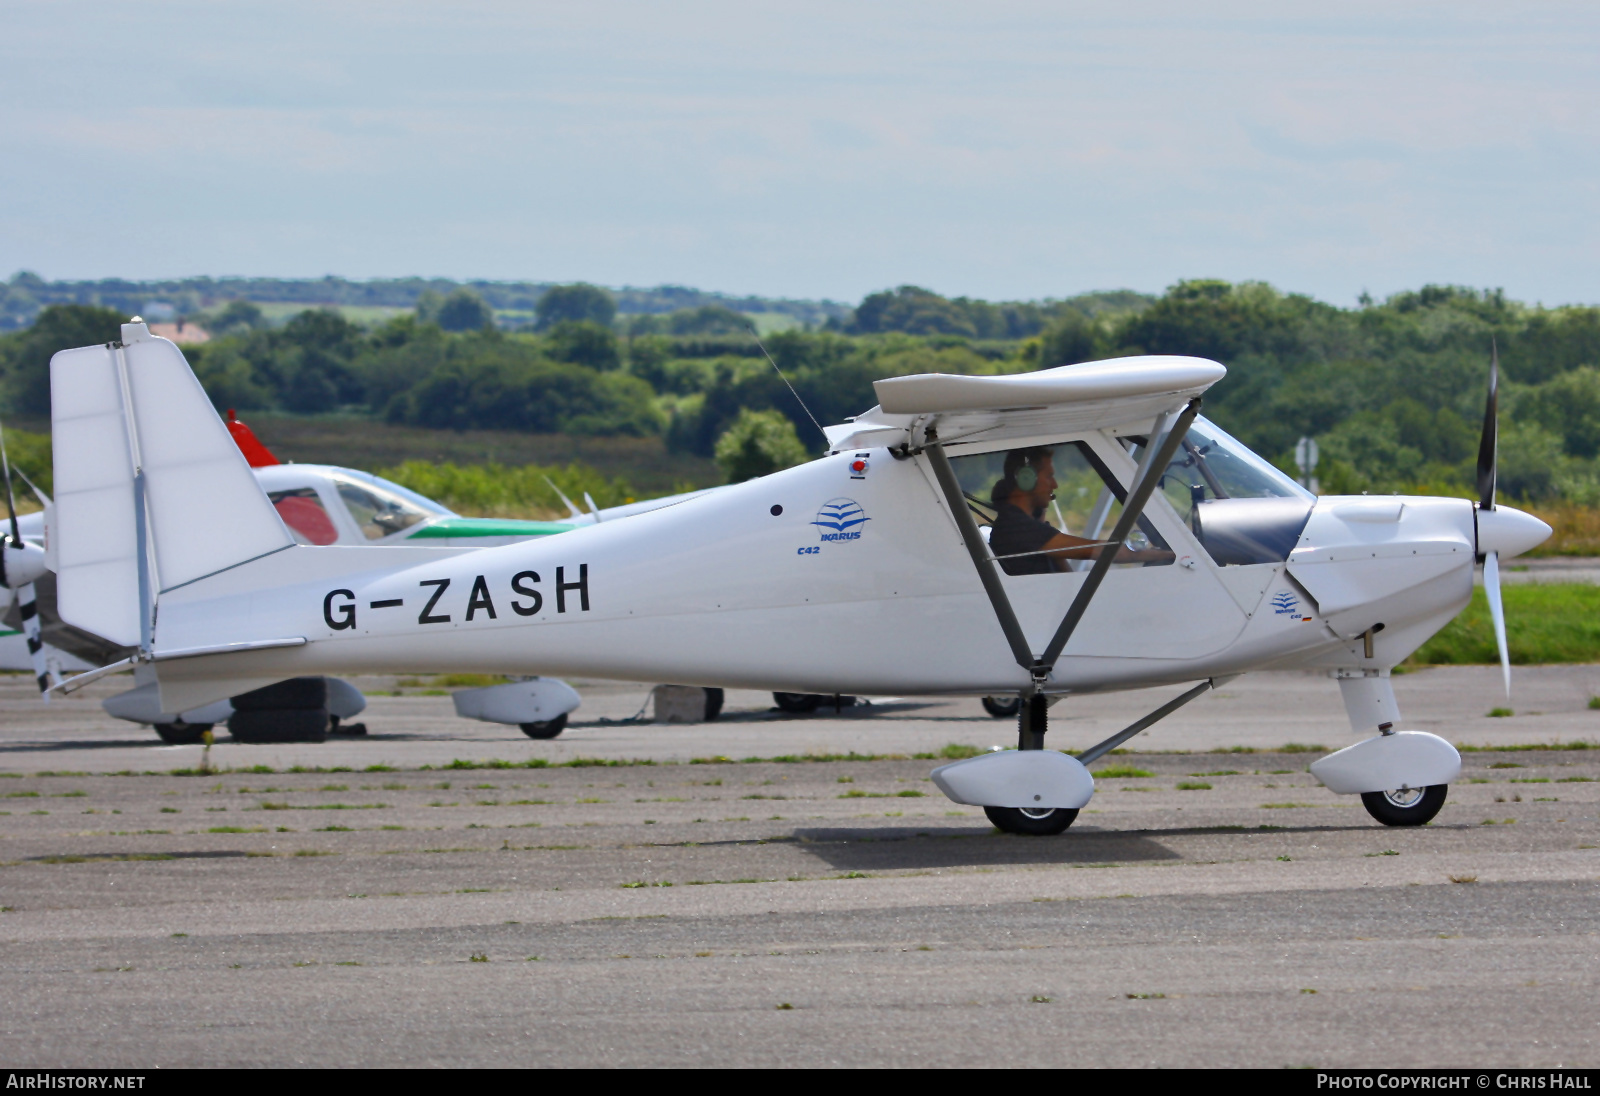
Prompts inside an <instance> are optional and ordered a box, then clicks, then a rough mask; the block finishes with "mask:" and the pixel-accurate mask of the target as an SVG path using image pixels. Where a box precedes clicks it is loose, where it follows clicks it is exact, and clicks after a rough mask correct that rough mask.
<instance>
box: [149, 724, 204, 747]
mask: <svg viewBox="0 0 1600 1096" xmlns="http://www.w3.org/2000/svg"><path fill="white" fill-rule="evenodd" d="M212 726H213V724H211V723H157V724H156V725H155V731H156V734H158V735H160V736H161V741H163V742H165V743H166V744H167V745H169V746H194V745H197V744H199V743H200V742H201V741H203V740H204V736H205V733H206V732H207V731H209V730H210V729H211V728H212Z"/></svg>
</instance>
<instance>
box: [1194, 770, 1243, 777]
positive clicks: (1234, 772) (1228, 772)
mask: <svg viewBox="0 0 1600 1096" xmlns="http://www.w3.org/2000/svg"><path fill="white" fill-rule="evenodd" d="M1189 775H1190V776H1238V775H1239V770H1238V769H1213V770H1212V771H1210V772H1208V773H1190V774H1189Z"/></svg>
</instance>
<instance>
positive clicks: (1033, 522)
mask: <svg viewBox="0 0 1600 1096" xmlns="http://www.w3.org/2000/svg"><path fill="white" fill-rule="evenodd" d="M1059 532H1060V530H1059V529H1057V528H1056V527H1055V526H1053V525H1051V524H1050V523H1049V522H1046V521H1041V520H1040V519H1038V518H1036V517H1034V516H1033V515H1032V514H1027V513H1024V512H1023V511H1022V509H1021V508H1020V507H1016V506H1013V505H1011V504H1010V503H1009V502H1002V503H1001V504H1000V506H999V510H998V512H997V513H996V514H995V519H994V526H993V527H992V528H991V529H990V532H989V550H990V551H992V552H993V553H994V554H995V555H996V556H1009V555H1014V554H1016V553H1018V552H1037V551H1039V550H1040V549H1041V548H1043V547H1044V546H1045V545H1046V544H1048V543H1050V538H1051V537H1054V536H1055V535H1056V534H1057V533H1059ZM1000 566H1001V568H1002V569H1003V570H1004V571H1005V573H1006V574H1008V575H1050V574H1054V573H1055V571H1056V566H1055V560H1054V558H1053V557H1051V556H1023V557H1022V558H1021V559H1002V560H1001V561H1000Z"/></svg>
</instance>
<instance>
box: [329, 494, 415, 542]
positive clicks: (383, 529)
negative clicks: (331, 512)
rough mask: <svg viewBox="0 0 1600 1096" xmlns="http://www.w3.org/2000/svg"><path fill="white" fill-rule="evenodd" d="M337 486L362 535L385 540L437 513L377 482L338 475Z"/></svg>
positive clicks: (371, 538)
mask: <svg viewBox="0 0 1600 1096" xmlns="http://www.w3.org/2000/svg"><path fill="white" fill-rule="evenodd" d="M334 486H335V487H337V488H338V490H339V498H340V499H341V500H343V502H344V505H345V508H346V509H348V510H349V511H350V516H351V517H352V518H354V519H355V523H356V525H357V526H358V527H359V528H360V529H361V535H362V536H364V537H366V538H367V539H368V540H382V539H383V538H384V537H388V536H393V535H394V534H395V533H398V532H401V531H402V530H405V529H409V528H411V527H412V526H413V525H415V524H417V522H419V521H425V520H427V519H428V518H430V517H433V516H434V515H433V514H430V513H429V512H428V511H426V510H424V509H423V508H422V507H420V506H418V505H417V504H416V503H414V502H412V501H411V500H410V499H406V498H403V497H401V496H400V495H398V494H396V493H394V492H392V491H386V490H384V489H383V488H382V487H379V486H377V485H376V484H371V483H356V482H354V481H352V480H347V479H335V480H334Z"/></svg>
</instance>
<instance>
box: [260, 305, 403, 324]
mask: <svg viewBox="0 0 1600 1096" xmlns="http://www.w3.org/2000/svg"><path fill="white" fill-rule="evenodd" d="M256 307H257V308H259V309H261V314H262V315H263V316H265V317H266V319H267V321H268V322H269V323H283V322H284V321H285V320H287V319H289V317H291V316H295V315H298V314H299V313H301V312H304V311H305V310H306V309H308V308H332V309H333V310H334V311H336V312H338V313H339V315H341V316H343V317H344V318H345V319H347V320H349V321H350V322H351V323H359V324H373V323H382V322H383V321H384V320H387V319H389V318H390V317H391V316H398V315H400V314H401V313H403V312H411V311H412V310H411V309H409V308H391V307H390V306H388V305H377V304H374V305H367V304H342V305H326V304H307V303H305V302H301V301H272V302H270V303H263V302H260V301H258V302H256Z"/></svg>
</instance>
